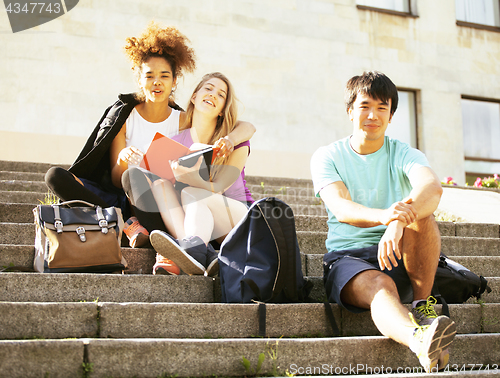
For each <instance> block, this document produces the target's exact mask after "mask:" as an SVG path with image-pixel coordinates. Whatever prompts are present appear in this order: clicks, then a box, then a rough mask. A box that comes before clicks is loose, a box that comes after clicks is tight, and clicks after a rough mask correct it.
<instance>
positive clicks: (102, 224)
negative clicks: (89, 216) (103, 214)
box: [99, 219, 108, 234]
mask: <svg viewBox="0 0 500 378" xmlns="http://www.w3.org/2000/svg"><path fill="white" fill-rule="evenodd" d="M99 227H101V231H102V233H103V234H107V233H108V221H107V220H106V219H101V220H100V221H99Z"/></svg>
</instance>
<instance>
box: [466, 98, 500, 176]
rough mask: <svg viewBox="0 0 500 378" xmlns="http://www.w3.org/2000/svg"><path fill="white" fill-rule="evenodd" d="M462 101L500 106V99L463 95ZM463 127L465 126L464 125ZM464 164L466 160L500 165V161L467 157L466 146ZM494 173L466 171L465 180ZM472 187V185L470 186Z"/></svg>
mask: <svg viewBox="0 0 500 378" xmlns="http://www.w3.org/2000/svg"><path fill="white" fill-rule="evenodd" d="M460 99H461V100H472V101H482V102H490V103H494V104H497V105H499V106H500V99H497V98H489V97H478V96H469V95H461V97H460ZM462 127H463V124H462ZM463 153H464V162H465V161H466V160H468V161H478V162H485V163H500V159H494V158H482V157H477V156H466V155H465V146H464V151H463ZM493 173H494V172H490V173H484V172H483V173H479V172H471V171H468V170H465V178H466V180H467V176H470V177H484V176H485V175H492V174H493ZM470 185H472V184H470Z"/></svg>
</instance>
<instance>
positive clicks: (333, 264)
mask: <svg viewBox="0 0 500 378" xmlns="http://www.w3.org/2000/svg"><path fill="white" fill-rule="evenodd" d="M377 251H378V245H372V246H370V247H366V248H360V249H352V250H346V251H334V252H329V253H326V254H325V255H324V256H323V282H324V284H325V290H326V295H327V296H328V300H329V302H332V303H333V302H335V303H338V304H339V305H340V306H342V307H344V308H345V309H346V310H349V311H351V312H354V313H360V312H363V311H368V310H366V309H363V308H359V307H356V306H352V305H349V304H346V303H342V301H341V300H340V292H341V291H342V289H343V288H344V286H345V285H346V284H347V283H348V282H349V281H350V280H351V279H352V278H353V277H354V276H355V275H357V274H359V273H361V272H363V271H365V270H378V271H380V268H379V265H378V260H377ZM382 272H383V273H385V274H387V275H388V276H389V277H391V278H392V279H393V280H394V282H395V283H396V287H397V288H398V293H399V297H400V299H401V302H402V303H410V302H411V301H413V289H412V287H411V281H410V278H409V277H408V274H407V273H406V268H405V267H404V264H403V261H402V260H399V261H398V266H397V267H396V268H394V267H393V268H392V270H387V269H384V270H383V271H382Z"/></svg>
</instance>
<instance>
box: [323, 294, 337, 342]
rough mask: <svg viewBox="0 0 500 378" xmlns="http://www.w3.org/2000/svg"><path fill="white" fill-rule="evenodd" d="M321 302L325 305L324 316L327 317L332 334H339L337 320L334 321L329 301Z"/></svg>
mask: <svg viewBox="0 0 500 378" xmlns="http://www.w3.org/2000/svg"><path fill="white" fill-rule="evenodd" d="M323 304H324V305H325V312H326V317H327V318H328V320H329V322H330V326H331V327H332V331H333V336H340V330H339V327H338V326H337V322H336V321H335V316H333V311H332V306H331V304H330V302H328V301H324V302H323Z"/></svg>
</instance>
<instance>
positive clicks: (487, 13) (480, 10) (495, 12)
mask: <svg viewBox="0 0 500 378" xmlns="http://www.w3.org/2000/svg"><path fill="white" fill-rule="evenodd" d="M499 3H500V0H455V4H456V15H457V20H458V21H463V22H467V23H471V24H479V25H488V26H496V27H500V7H499Z"/></svg>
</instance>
